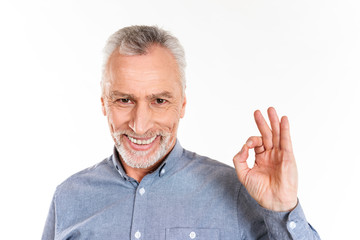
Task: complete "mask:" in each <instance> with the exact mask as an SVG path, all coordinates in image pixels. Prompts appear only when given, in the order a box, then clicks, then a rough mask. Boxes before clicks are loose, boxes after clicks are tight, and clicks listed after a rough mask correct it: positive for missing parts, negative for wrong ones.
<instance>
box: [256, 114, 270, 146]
mask: <svg viewBox="0 0 360 240" xmlns="http://www.w3.org/2000/svg"><path fill="white" fill-rule="evenodd" d="M254 118H255V122H256V125H257V127H258V129H259V131H260V133H261V136H262V138H263V142H264V147H265V149H271V148H272V147H273V142H272V133H271V129H270V128H269V125H268V124H267V123H266V121H265V119H264V117H263V116H262V114H261V112H260V111H259V110H256V111H255V113H254Z"/></svg>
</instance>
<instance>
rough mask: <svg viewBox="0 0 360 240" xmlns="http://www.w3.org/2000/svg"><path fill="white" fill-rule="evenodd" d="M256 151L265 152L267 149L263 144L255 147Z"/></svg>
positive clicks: (257, 152) (256, 152)
mask: <svg viewBox="0 0 360 240" xmlns="http://www.w3.org/2000/svg"><path fill="white" fill-rule="evenodd" d="M254 151H255V154H261V153H263V152H265V151H266V150H265V147H264V145H261V146H260V147H256V148H254Z"/></svg>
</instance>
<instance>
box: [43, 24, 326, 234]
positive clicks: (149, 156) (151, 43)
mask: <svg viewBox="0 0 360 240" xmlns="http://www.w3.org/2000/svg"><path fill="white" fill-rule="evenodd" d="M184 68H185V60H184V52H183V49H182V47H181V45H180V44H179V42H178V41H177V39H176V38H175V37H173V36H171V35H170V34H169V33H168V32H166V31H164V30H162V29H159V28H157V27H148V26H132V27H127V28H123V29H120V30H119V31H118V32H116V33H114V34H113V35H112V36H111V37H110V39H109V41H108V43H107V45H106V47H105V61H104V68H103V79H102V84H101V86H102V97H101V103H102V111H103V114H104V115H105V116H106V117H107V120H108V124H109V128H110V132H111V135H112V137H113V139H114V142H115V147H114V153H113V155H112V156H110V157H109V158H107V159H105V160H103V161H102V162H100V163H99V164H97V165H95V166H93V167H91V168H88V169H85V170H83V171H81V172H79V173H77V174H75V175H73V176H72V177H70V178H69V179H67V180H66V181H65V182H63V183H62V184H61V185H59V186H58V187H57V189H56V192H55V194H54V198H53V201H52V205H51V208H50V212H49V216H48V219H47V222H46V226H45V230H44V233H43V238H42V239H44V240H45V239H146V240H150V239H151V240H159V239H167V240H169V239H206V240H213V239H228V240H234V239H319V236H318V234H317V233H316V231H315V230H314V229H313V228H312V227H311V226H310V225H309V224H308V223H307V221H306V219H305V216H304V214H303V211H302V209H301V206H300V204H299V203H298V199H297V169H296V164H295V158H294V155H293V151H292V146H291V140H290V133H289V122H288V119H287V118H286V117H283V118H282V119H281V121H280V120H279V119H278V117H277V114H276V112H275V109H274V108H269V109H268V116H269V119H270V123H271V128H270V127H269V126H268V125H267V123H266V121H265V119H264V118H263V116H262V115H261V113H260V112H259V111H256V112H255V114H254V115H255V121H256V124H257V126H258V128H259V130H260V133H261V137H250V138H249V139H248V141H247V142H246V144H244V145H243V147H242V149H241V151H240V152H239V153H238V154H237V155H236V156H235V157H234V165H235V169H236V170H235V169H233V168H231V167H229V166H227V165H224V164H222V163H219V162H217V161H214V160H211V159H209V158H206V157H203V156H199V155H197V154H195V153H192V152H189V151H187V150H185V149H183V148H182V147H181V145H180V143H179V141H177V138H176V134H177V128H178V124H179V120H180V118H182V117H183V116H184V114H185V106H186V96H185V75H184ZM249 149H254V151H255V156H256V163H255V166H254V167H253V168H252V169H250V168H249V167H248V165H247V163H246V160H247V158H248V153H249Z"/></svg>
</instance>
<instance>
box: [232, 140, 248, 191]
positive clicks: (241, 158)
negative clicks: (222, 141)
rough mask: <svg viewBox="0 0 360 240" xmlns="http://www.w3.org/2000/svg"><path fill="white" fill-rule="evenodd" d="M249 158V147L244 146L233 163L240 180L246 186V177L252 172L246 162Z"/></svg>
mask: <svg viewBox="0 0 360 240" xmlns="http://www.w3.org/2000/svg"><path fill="white" fill-rule="evenodd" d="M248 157H249V147H248V146H247V145H246V144H244V145H243V147H242V148H241V150H240V152H239V153H238V154H236V155H235V157H234V159H233V162H234V166H235V169H236V173H237V175H238V178H239V180H240V182H241V183H242V184H244V185H245V180H246V176H247V174H248V173H249V171H250V170H251V169H250V168H249V166H248V164H247V162H246V160H247V159H248Z"/></svg>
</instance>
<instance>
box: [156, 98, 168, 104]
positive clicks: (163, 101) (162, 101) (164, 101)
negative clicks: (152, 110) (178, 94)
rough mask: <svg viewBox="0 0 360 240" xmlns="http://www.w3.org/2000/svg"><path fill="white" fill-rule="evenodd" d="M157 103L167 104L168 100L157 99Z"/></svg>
mask: <svg viewBox="0 0 360 240" xmlns="http://www.w3.org/2000/svg"><path fill="white" fill-rule="evenodd" d="M155 103H156V104H164V103H166V100H165V99H162V98H157V99H156V100H155Z"/></svg>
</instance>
